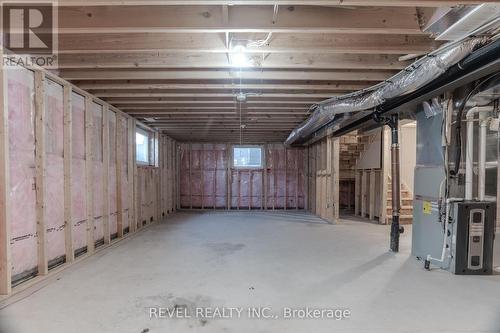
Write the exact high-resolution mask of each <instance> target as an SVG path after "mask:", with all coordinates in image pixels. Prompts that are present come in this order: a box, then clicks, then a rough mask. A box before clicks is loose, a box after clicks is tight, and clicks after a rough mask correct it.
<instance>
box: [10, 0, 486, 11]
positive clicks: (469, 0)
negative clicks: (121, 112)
mask: <svg viewBox="0 0 500 333" xmlns="http://www.w3.org/2000/svg"><path fill="white" fill-rule="evenodd" d="M44 1H45V2H46V0H19V1H18V2H19V3H24V2H28V3H39V2H42V3H43V2H44ZM483 2H493V1H480V0H465V1H456V0H418V1H417V0H59V1H58V4H59V5H60V6H90V5H91V6H118V5H120V6H154V5H156V6H158V5H161V6H167V5H169V6H182V5H186V6H187V5H189V6H194V5H211V6H219V5H227V6H234V5H246V6H249V5H258V6H261V5H268V6H272V5H279V6H331V7H342V6H345V7H347V8H351V7H353V6H390V7H395V6H397V7H416V6H421V7H441V6H458V5H465V4H469V5H473V4H480V3H483ZM271 14H272V11H271Z"/></svg>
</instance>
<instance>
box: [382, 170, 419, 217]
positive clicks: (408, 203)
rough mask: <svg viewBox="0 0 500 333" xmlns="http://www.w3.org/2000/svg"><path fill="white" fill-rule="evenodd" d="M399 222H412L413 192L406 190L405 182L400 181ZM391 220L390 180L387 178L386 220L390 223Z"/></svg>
mask: <svg viewBox="0 0 500 333" xmlns="http://www.w3.org/2000/svg"><path fill="white" fill-rule="evenodd" d="M399 214H400V215H399V223H400V224H412V222H413V194H412V193H411V192H410V191H409V190H408V188H407V187H406V185H405V184H403V183H401V211H400V213H399ZM391 221H392V181H391V177H389V179H388V191H387V220H386V223H387V224H390V223H391Z"/></svg>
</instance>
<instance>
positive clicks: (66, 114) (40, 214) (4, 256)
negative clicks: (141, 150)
mask: <svg viewBox="0 0 500 333" xmlns="http://www.w3.org/2000/svg"><path fill="white" fill-rule="evenodd" d="M0 53H1V52H0ZM28 70H31V71H33V72H34V81H35V85H34V107H35V192H36V221H37V225H36V226H37V243H38V245H37V247H38V249H37V256H38V263H37V266H38V275H39V276H38V277H37V278H34V279H32V280H31V281H30V282H29V283H25V284H22V285H20V286H19V287H16V288H14V289H12V286H11V266H12V264H11V257H10V255H11V246H10V237H11V235H10V221H9V214H10V210H9V208H10V207H9V133H8V112H7V111H8V103H7V77H6V71H5V69H4V68H0V103H1V104H2V112H1V113H0V295H10V294H12V293H17V292H19V291H21V290H24V289H25V288H26V286H31V285H33V284H35V283H38V282H39V281H42V280H44V279H45V278H46V277H47V275H49V274H51V275H52V274H55V273H57V272H59V271H60V270H61V269H64V268H65V267H68V266H70V265H71V264H72V263H75V262H78V261H79V260H75V258H74V249H73V233H72V231H73V226H72V223H73V219H72V214H73V209H72V208H73V207H72V200H71V199H72V198H71V193H72V190H73V189H72V177H73V174H72V158H73V154H72V111H73V110H72V103H71V99H72V92H76V93H78V94H80V95H82V96H83V97H84V98H85V111H84V112H85V182H86V188H85V197H86V201H87V211H86V217H87V253H88V254H92V253H94V252H95V250H96V249H95V239H94V204H93V182H94V181H95V180H94V179H93V165H94V155H93V154H94V148H93V147H92V140H91V139H92V138H93V134H94V133H93V129H94V127H93V126H95V124H93V116H92V105H93V103H94V102H95V103H97V104H100V105H102V106H103V109H102V110H103V124H102V126H103V128H102V133H103V141H102V144H103V147H102V148H103V168H104V170H103V179H102V181H103V186H104V188H103V196H104V198H109V186H107V185H106V184H107V182H108V181H109V180H108V176H109V152H110V149H114V147H109V112H116V114H117V135H120V134H118V132H120V131H119V128H120V127H119V124H120V123H119V119H120V117H123V118H125V119H131V118H130V117H129V116H128V115H126V114H124V113H123V112H121V111H119V110H117V109H115V108H113V107H112V106H110V105H109V104H107V103H105V102H104V101H102V100H100V99H98V98H95V97H93V96H92V95H90V94H89V93H87V92H85V91H83V90H81V89H79V88H78V87H76V86H74V85H72V84H70V83H68V82H66V81H65V80H63V79H61V78H59V77H57V76H55V75H53V74H52V73H50V72H47V71H45V70H43V69H38V68H29V69H28ZM48 79H50V80H51V81H54V82H56V83H57V84H60V85H61V86H62V87H63V140H64V142H63V144H64V147H63V153H64V154H63V156H64V158H63V171H64V172H63V173H64V224H65V230H64V234H65V236H64V237H65V254H66V263H65V264H64V265H62V266H61V267H59V268H57V269H54V270H53V271H51V272H50V273H49V271H48V260H47V259H48V258H47V245H46V243H47V238H46V233H47V229H46V228H47V227H46V206H45V201H46V196H45V190H46V172H47V170H46V159H47V155H46V150H45V147H46V137H45V135H46V130H47V129H46V113H47V110H46V97H45V84H46V80H48ZM110 109H113V111H111V110H110ZM129 121H130V120H129ZM131 121H133V122H135V120H134V119H132V120H131ZM119 145H122V143H121V140H117V146H119ZM172 145H173V147H174V148H175V144H174V143H173V142H172ZM132 146H135V145H132ZM117 148H118V150H119V147H117ZM122 149H123V148H122ZM134 153H135V152H134ZM174 155H175V154H174ZM118 156H119V154H118ZM118 156H117V161H118V163H117V165H118V168H119V166H120V162H121V160H120V159H119V157H118ZM176 160H178V159H176ZM132 161H134V162H135V156H134V158H133V160H132ZM129 162H130V159H129ZM134 165H135V163H134ZM133 169H135V168H133ZM133 169H132V170H133ZM177 170H178V169H177ZM117 177H120V173H118V174H117ZM134 178H135V177H134ZM118 179H119V178H118ZM108 185H109V183H108ZM177 188H178V187H177ZM177 188H175V189H172V191H173V192H172V193H178V191H177ZM133 192H134V193H133V194H132V197H133V196H134V195H136V191H133ZM118 193H121V192H118ZM134 201H136V200H132V201H131V205H132V202H134ZM108 204H109V203H108ZM132 210H133V208H132ZM107 213H108V214H109V205H108V208H106V201H104V202H103V228H104V239H105V243H107V244H109V243H110V242H109V238H110V237H109V231H108V232H107V231H106V229H108V230H109V216H107V215H108V214H107ZM106 224H108V226H106ZM119 231H120V229H119ZM102 248H105V246H103V247H102Z"/></svg>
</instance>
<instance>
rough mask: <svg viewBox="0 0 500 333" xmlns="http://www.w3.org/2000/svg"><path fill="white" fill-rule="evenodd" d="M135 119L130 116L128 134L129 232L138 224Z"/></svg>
mask: <svg viewBox="0 0 500 333" xmlns="http://www.w3.org/2000/svg"><path fill="white" fill-rule="evenodd" d="M135 122H136V121H135V119H133V118H129V119H128V133H127V134H128V135H127V141H128V149H127V155H128V156H127V163H128V166H127V177H128V189H127V193H128V221H129V224H128V225H129V232H134V231H135V230H136V227H137V224H136V222H135V221H136V217H135V214H136V212H135V204H134V198H135V186H134V184H135V181H134V179H135V176H136V172H135V165H136V162H135V155H136V152H135V126H136V125H135Z"/></svg>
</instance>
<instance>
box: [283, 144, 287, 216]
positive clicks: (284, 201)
mask: <svg viewBox="0 0 500 333" xmlns="http://www.w3.org/2000/svg"><path fill="white" fill-rule="evenodd" d="M283 150H284V151H285V172H284V177H285V181H284V183H285V196H284V198H283V209H284V210H286V209H287V203H288V202H287V201H288V183H287V182H288V149H286V146H285V147H283Z"/></svg>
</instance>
